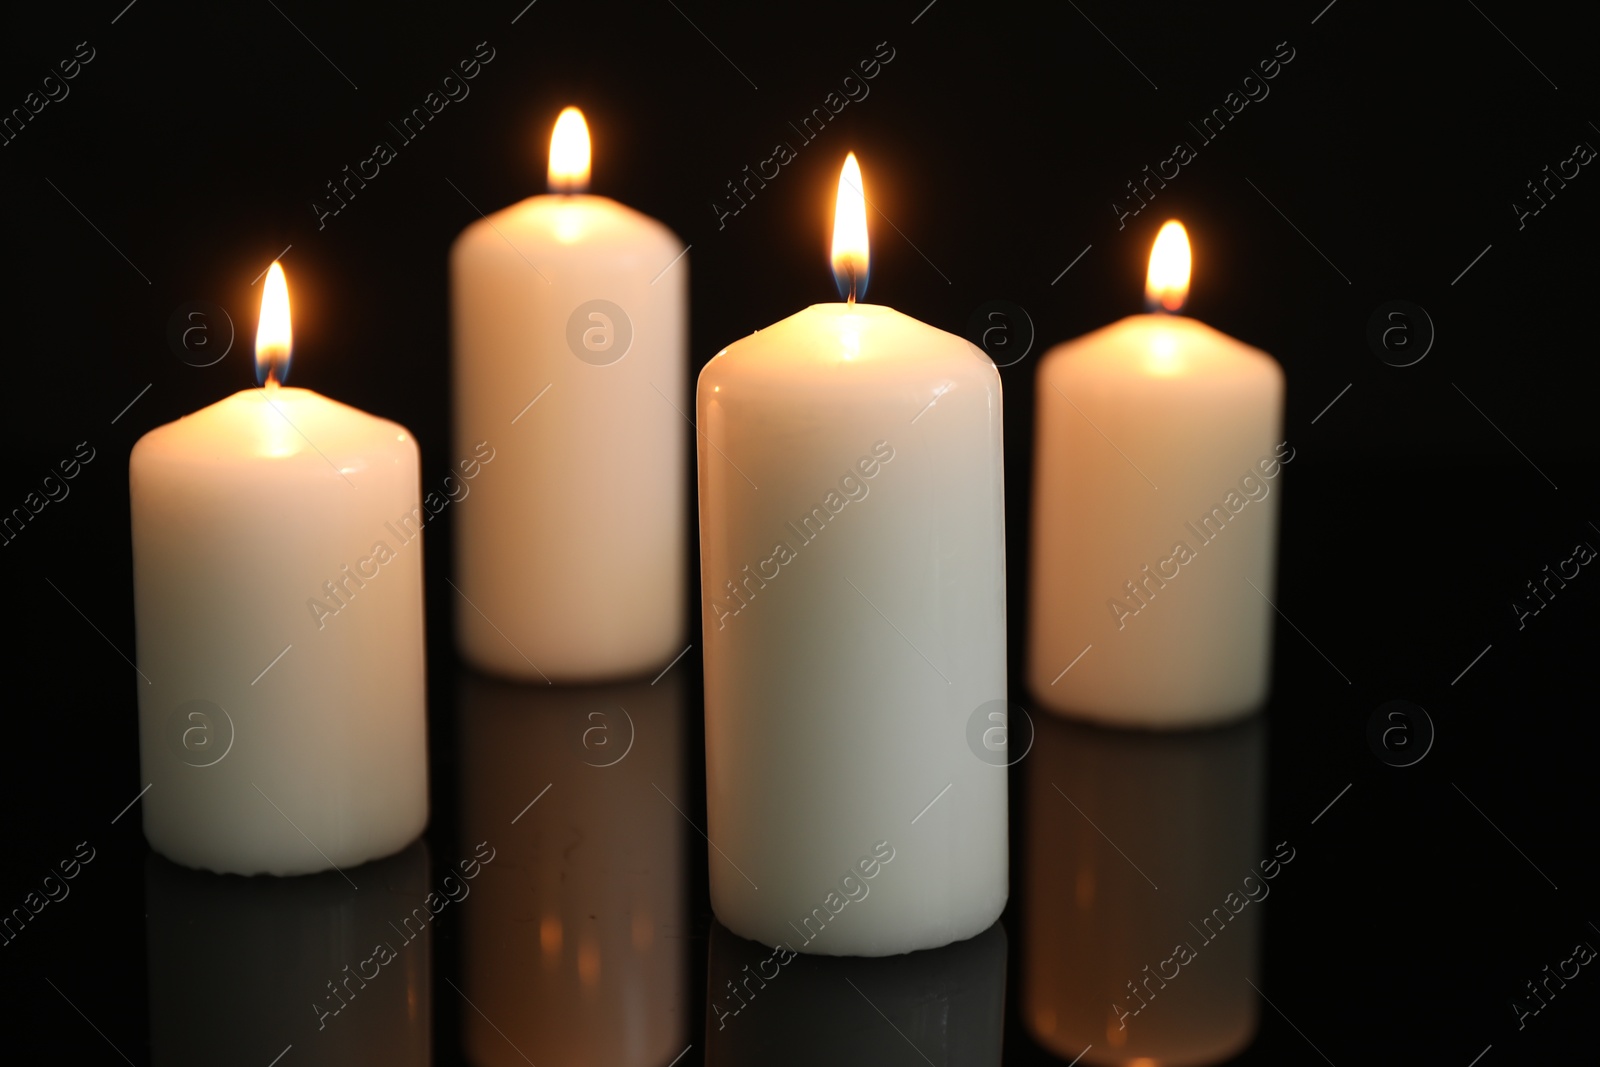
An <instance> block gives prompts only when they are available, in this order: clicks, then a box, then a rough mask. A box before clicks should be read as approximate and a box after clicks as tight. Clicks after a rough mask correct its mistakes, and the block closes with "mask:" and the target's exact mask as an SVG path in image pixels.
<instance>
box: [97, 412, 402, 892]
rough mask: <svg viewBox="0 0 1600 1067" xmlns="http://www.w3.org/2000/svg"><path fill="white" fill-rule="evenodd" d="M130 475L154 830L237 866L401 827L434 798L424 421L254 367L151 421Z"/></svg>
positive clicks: (177, 848) (389, 849)
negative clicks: (162, 421)
mask: <svg viewBox="0 0 1600 1067" xmlns="http://www.w3.org/2000/svg"><path fill="white" fill-rule="evenodd" d="M128 476H129V491H130V495H131V500H132V522H133V575H134V598H135V601H134V615H135V621H136V625H137V635H138V637H137V647H138V657H137V658H138V665H139V672H140V677H139V679H138V689H139V737H140V762H141V766H142V771H143V779H144V781H145V782H147V783H149V784H150V791H149V792H148V793H147V794H146V795H145V797H144V799H143V801H142V802H141V803H142V805H143V808H144V825H145V834H146V836H147V837H148V838H149V840H150V844H151V846H152V847H154V848H155V849H156V850H157V851H158V852H161V853H162V854H163V855H165V856H167V857H168V858H170V859H172V860H175V861H176V862H178V863H182V864H185V865H187V866H191V867H201V868H205V869H208V870H213V871H221V872H229V873H235V874H257V873H268V874H299V873H305V872H309V871H318V870H327V869H329V868H330V867H334V866H339V867H344V866H350V865H353V864H357V863H362V862H364V861H366V860H369V859H374V858H376V857H379V856H386V855H388V854H390V853H393V852H395V851H397V850H399V849H400V848H402V847H404V846H405V845H406V844H407V843H408V842H410V841H411V840H412V839H413V838H415V837H416V836H417V835H418V834H419V833H420V832H421V831H422V828H423V825H424V824H425V823H426V821H427V812H428V798H427V762H426V751H425V745H424V735H425V720H426V698H425V686H424V668H423V651H424V649H423V616H422V613H423V602H422V539H421V533H420V530H421V526H422V521H423V513H422V511H421V509H420V505H419V493H420V483H419V480H418V466H417V446H416V442H415V441H414V440H413V439H412V437H411V435H410V434H409V433H407V432H406V430H405V428H404V427H401V426H399V425H397V424H395V423H393V422H390V421H388V420H387V419H381V418H377V417H374V416H372V415H368V414H366V413H365V412H361V411H358V410H356V409H355V408H351V407H348V406H346V405H344V404H340V403H338V402H337V401H333V400H329V399H328V398H327V397H324V396H320V395H319V394H317V393H314V392H312V391H310V390H308V389H295V388H272V389H249V390H245V391H243V392H240V393H236V394H234V395H233V396H230V397H228V398H226V399H224V400H221V401H218V402H217V403H215V404H212V405H210V406H209V407H206V408H204V409H202V410H200V411H197V412H195V413H194V414H192V415H189V416H187V417H186V418H182V419H179V420H178V421H176V422H173V423H169V424H167V425H166V426H161V427H158V428H157V429H155V430H152V431H150V432H149V433H147V434H145V436H144V437H142V438H141V439H140V440H139V442H138V443H137V444H136V445H135V446H134V449H133V453H132V456H131V457H130V459H129V464H128ZM325 583H327V584H325Z"/></svg>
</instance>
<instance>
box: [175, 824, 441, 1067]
mask: <svg viewBox="0 0 1600 1067" xmlns="http://www.w3.org/2000/svg"><path fill="white" fill-rule="evenodd" d="M428 861H429V857H428V851H427V847H426V845H424V844H423V843H422V842H420V841H419V842H417V843H415V844H413V845H412V846H411V847H409V848H407V849H406V850H405V851H403V852H400V853H398V854H397V855H395V856H391V857H389V858H388V859H383V860H378V861H376V862H373V863H367V864H363V865H362V866H360V867H352V868H348V869H346V870H345V871H344V872H342V873H341V872H338V871H326V872H324V873H321V874H311V875H303V876H301V877H297V878H271V877H255V878H244V877H240V876H238V875H232V874H228V875H218V874H209V873H206V872H201V871H193V870H188V869H186V868H183V867H179V866H177V865H176V864H173V863H170V862H168V861H167V860H164V859H162V858H161V857H160V856H158V855H155V854H151V855H150V856H149V858H148V859H147V860H146V863H145V906H146V919H145V937H146V942H147V952H148V966H149V981H150V986H149V989H150V1049H151V1062H153V1063H155V1064H158V1065H170V1067H190V1065H194V1067H201V1065H206V1067H210V1065H212V1064H218V1063H260V1064H265V1063H268V1062H270V1061H271V1060H272V1058H273V1057H274V1056H277V1055H279V1054H281V1053H282V1052H283V1051H284V1050H285V1049H286V1048H287V1047H289V1046H293V1050H294V1051H293V1052H292V1053H290V1055H291V1056H292V1057H293V1059H292V1062H293V1063H294V1064H296V1065H297V1067H301V1065H315V1064H327V1065H329V1067H350V1065H352V1064H356V1065H359V1064H371V1065H373V1067H412V1065H416V1067H422V1065H426V1064H430V1063H432V1062H433V1000H432V995H431V992H430V990H431V982H432V927H431V923H430V922H427V921H423V920H421V919H415V918H413V916H417V915H422V916H427V915H429V914H430V912H429V909H428V907H427V906H426V905H425V901H426V900H427V897H428V895H429V884H428V882H429V862H428ZM347 877H348V880H347ZM352 882H353V883H354V886H359V889H357V888H354V887H353V886H352V884H351V883H352ZM397 927H398V928H397ZM378 946H384V947H386V948H387V949H388V950H389V951H387V952H379V951H377V949H378ZM380 960H382V961H383V962H379V961H380ZM284 1062H285V1063H286V1064H287V1063H289V1062H291V1061H290V1060H287V1059H286V1060H285V1061H284Z"/></svg>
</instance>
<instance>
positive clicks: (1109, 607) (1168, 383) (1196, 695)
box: [1028, 222, 1294, 727]
mask: <svg viewBox="0 0 1600 1067" xmlns="http://www.w3.org/2000/svg"><path fill="white" fill-rule="evenodd" d="M1189 267H1190V254H1189V241H1188V237H1187V235H1186V234H1185V233H1184V230H1183V227H1182V226H1180V225H1179V224H1178V223H1176V222H1169V223H1167V224H1166V225H1165V226H1163V227H1162V229H1161V233H1160V234H1159V235H1158V236H1157V238H1156V242H1155V247H1154V249H1153V251H1152V252H1151V254H1150V270H1149V275H1148V280H1147V285H1146V294H1147V299H1148V302H1149V304H1150V306H1151V307H1152V309H1153V310H1152V312H1151V313H1150V314H1145V315H1132V316H1129V317H1128V318H1125V319H1123V320H1122V321H1121V322H1117V323H1113V324H1112V325H1110V326H1107V327H1105V328H1103V329H1100V330H1097V331H1095V332H1094V333H1091V334H1089V335H1087V336H1086V337H1081V338H1079V339H1078V340H1076V341H1071V342H1069V343H1067V344H1064V345H1059V346H1057V347H1056V348H1054V349H1052V350H1051V351H1050V352H1049V353H1047V354H1046V355H1045V357H1044V359H1043V360H1041V361H1040V364H1039V372H1038V374H1039V377H1038V388H1037V389H1036V390H1035V392H1036V394H1037V396H1038V409H1037V410H1038V413H1037V418H1036V424H1037V430H1036V431H1035V432H1036V439H1035V452H1034V498H1033V552H1032V562H1033V566H1032V582H1031V585H1032V603H1031V605H1030V610H1029V663H1028V679H1029V687H1030V689H1031V690H1032V692H1033V694H1034V695H1035V696H1036V697H1037V698H1038V699H1039V701H1040V702H1041V703H1043V704H1044V705H1045V706H1046V707H1048V708H1050V709H1052V710H1055V711H1058V712H1062V713H1065V714H1075V715H1079V716H1082V717H1085V718H1090V719H1096V720H1099V721H1101V722H1104V723H1108V724H1111V725H1119V726H1143V727H1186V726H1199V725H1206V724H1211V723H1217V722H1222V721H1226V720H1229V719H1233V718H1238V717H1242V716H1243V715H1245V714H1248V713H1249V712H1250V711H1251V710H1252V709H1254V708H1255V707H1256V706H1258V705H1259V704H1260V703H1261V702H1262V701H1263V700H1264V699H1265V698H1266V692H1267V668H1268V664H1269V652H1270V648H1271V637H1272V613H1273V609H1272V604H1271V602H1270V600H1271V597H1272V596H1273V580H1272V579H1273V572H1274V558H1275V553H1276V543H1277V527H1278V496H1277V494H1276V493H1275V492H1274V489H1275V488H1276V486H1277V484H1278V483H1277V482H1276V478H1277V476H1278V474H1279V473H1280V472H1281V470H1282V467H1283V464H1285V463H1287V462H1289V460H1291V459H1293V458H1294V450H1293V449H1291V448H1289V447H1288V445H1287V443H1286V442H1285V443H1282V444H1280V438H1279V433H1280V431H1281V429H1282V425H1283V391H1284V379H1283V370H1282V369H1281V368H1280V367H1279V366H1278V364H1277V362H1276V361H1275V360H1273V358H1272V357H1271V356H1269V355H1267V354H1266V353H1265V352H1262V351H1259V350H1258V349H1255V348H1251V347H1250V346H1249V345H1247V344H1244V343H1242V342H1240V341H1236V340H1234V339H1233V338H1231V337H1229V336H1227V335H1226V334H1222V333H1219V332H1218V331H1216V330H1214V329H1212V328H1211V327H1209V326H1207V325H1205V324H1204V323H1201V322H1197V321H1196V320H1194V319H1191V318H1185V317H1183V316H1181V315H1178V314H1177V312H1178V310H1179V309H1180V308H1182V306H1183V302H1184V299H1185V297H1186V296H1187V293H1188V288H1189Z"/></svg>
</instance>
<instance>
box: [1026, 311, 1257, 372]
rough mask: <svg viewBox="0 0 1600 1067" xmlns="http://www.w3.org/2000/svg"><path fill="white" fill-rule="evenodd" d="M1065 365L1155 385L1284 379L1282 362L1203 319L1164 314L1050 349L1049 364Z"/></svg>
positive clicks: (1130, 321) (1133, 320)
mask: <svg viewBox="0 0 1600 1067" xmlns="http://www.w3.org/2000/svg"><path fill="white" fill-rule="evenodd" d="M1060 360H1067V361H1070V363H1071V365H1072V367H1073V368H1074V369H1081V370H1085V371H1102V372H1106V373H1110V372H1115V373H1118V374H1121V375H1124V376H1135V377H1140V378H1150V379H1162V378H1176V379H1186V378H1195V377H1208V378H1210V377H1231V376H1236V375H1256V374H1260V373H1262V372H1263V371H1264V370H1266V369H1267V368H1270V369H1271V373H1273V374H1274V375H1277V376H1280V377H1281V376H1282V374H1283V369H1282V368H1281V367H1280V366H1279V365H1278V361H1277V360H1275V359H1273V358H1272V356H1270V355H1268V354H1267V353H1266V352H1263V351H1262V350H1261V349H1259V348H1255V347H1252V346H1251V345H1247V344H1245V343H1244V342H1243V341H1241V340H1239V339H1238V338H1236V337H1230V336H1229V335H1227V334H1225V333H1223V332H1222V331H1221V330H1217V329H1213V328H1212V327H1210V326H1207V325H1206V324H1205V323H1203V322H1201V321H1199V320H1198V319H1191V318H1188V317H1186V316H1182V315H1167V314H1159V313H1158V314H1145V315H1129V316H1128V317H1127V318H1124V319H1122V320H1120V321H1118V322H1113V323H1111V324H1110V325H1108V326H1102V327H1101V328H1100V329H1098V330H1095V331H1093V332H1092V333H1087V334H1084V335H1083V336H1082V337H1079V338H1076V339H1074V340H1071V341H1068V342H1066V343H1065V344H1061V345H1058V346H1056V347H1055V348H1053V349H1051V350H1050V352H1049V353H1047V354H1046V355H1045V359H1044V362H1045V363H1055V362H1057V361H1060ZM1042 365H1043V364H1042ZM1042 365H1041V366H1042Z"/></svg>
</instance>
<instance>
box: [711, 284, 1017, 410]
mask: <svg viewBox="0 0 1600 1067" xmlns="http://www.w3.org/2000/svg"><path fill="white" fill-rule="evenodd" d="M958 387H964V388H982V389H984V390H986V391H991V392H992V394H993V396H994V397H995V399H996V402H998V397H999V389H1000V372H999V371H998V370H996V369H995V365H994V361H993V360H991V359H990V358H989V357H988V356H987V355H985V354H984V352H983V350H982V349H980V348H978V347H977V346H975V345H973V344H972V343H971V342H969V341H967V340H966V339H965V338H963V337H957V336H956V335H955V334H952V333H946V332H945V331H943V330H941V329H938V328H937V327H934V326H929V325H928V324H927V323H925V322H921V321H919V320H917V319H914V318H912V317H911V316H910V315H905V314H902V313H900V312H898V311H896V310H894V309H893V308H890V307H885V306H883V305H881V304H813V305H811V306H810V307H808V308H806V309H804V310H803V311H798V312H796V313H795V314H793V315H790V316H789V317H788V318H786V319H782V320H780V321H778V322H775V323H773V324H772V325H771V326H768V327H767V328H766V329H764V330H758V331H756V332H755V333H753V334H751V335H750V336H749V337H744V338H741V339H740V340H738V341H735V342H734V343H733V344H731V345H729V346H728V347H727V348H724V349H723V350H722V351H721V352H718V353H717V354H716V355H715V356H713V357H712V359H711V361H710V362H709V363H707V364H706V366H705V368H704V369H703V370H701V372H700V381H699V393H700V396H701V397H702V400H703V401H705V402H709V403H711V404H719V403H728V402H737V401H738V400H739V399H741V398H744V397H749V396H753V395H762V396H765V395H773V394H777V393H783V394H785V395H788V396H789V397H791V398H793V399H800V400H805V401H807V402H811V403H823V404H829V405H845V406H848V405H852V404H856V403H861V404H879V403H881V402H882V399H883V397H884V396H885V395H886V394H889V395H899V394H901V393H903V394H904V396H905V402H906V403H907V404H909V405H910V407H909V409H908V415H907V417H908V418H909V417H911V416H912V415H915V414H916V412H917V410H918V409H919V408H921V407H922V406H923V405H925V404H926V403H927V402H928V390H929V389H930V388H932V389H938V390H943V391H944V392H948V391H949V390H951V389H955V388H958ZM941 395H943V394H942V393H941Z"/></svg>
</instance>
